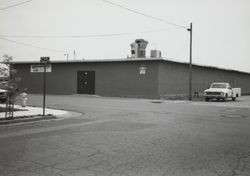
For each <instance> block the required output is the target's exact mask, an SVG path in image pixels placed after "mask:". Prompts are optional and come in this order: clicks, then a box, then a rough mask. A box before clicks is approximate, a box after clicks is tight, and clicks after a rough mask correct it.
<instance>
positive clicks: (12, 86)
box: [0, 54, 18, 118]
mask: <svg viewBox="0 0 250 176" xmlns="http://www.w3.org/2000/svg"><path fill="white" fill-rule="evenodd" d="M3 58H4V60H3V63H4V64H5V65H6V67H5V68H2V69H1V71H0V72H1V74H2V75H4V76H7V80H8V84H7V87H6V90H7V100H6V111H5V118H13V111H14V103H15V98H16V96H17V90H18V89H17V78H16V77H15V74H16V70H15V69H13V68H12V67H13V65H12V64H11V62H12V61H13V57H12V56H9V55H7V54H5V55H3Z"/></svg>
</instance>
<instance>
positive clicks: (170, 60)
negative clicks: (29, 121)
mask: <svg viewBox="0 0 250 176" xmlns="http://www.w3.org/2000/svg"><path fill="white" fill-rule="evenodd" d="M133 61H165V62H172V63H177V64H185V65H189V62H181V61H177V60H174V59H168V58H160V57H158V58H151V57H149V58H123V59H96V60H85V59H84V60H51V61H50V63H93V62H94V63H98V62H133ZM12 63H13V64H40V61H15V62H12ZM192 65H193V66H197V67H204V68H212V69H217V70H223V71H231V72H238V73H244V74H250V72H244V71H239V70H233V69H227V68H221V67H216V66H209V65H202V64H196V63H192Z"/></svg>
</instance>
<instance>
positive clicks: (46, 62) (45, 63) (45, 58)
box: [40, 57, 49, 116]
mask: <svg viewBox="0 0 250 176" xmlns="http://www.w3.org/2000/svg"><path fill="white" fill-rule="evenodd" d="M40 62H41V63H42V64H43V116H45V97H46V66H47V64H48V63H49V57H41V58H40Z"/></svg>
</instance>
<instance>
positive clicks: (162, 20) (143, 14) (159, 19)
mask: <svg viewBox="0 0 250 176" xmlns="http://www.w3.org/2000/svg"><path fill="white" fill-rule="evenodd" d="M102 1H103V2H105V3H108V4H111V5H114V6H117V7H120V8H122V9H125V10H127V11H130V12H133V13H136V14H139V15H142V16H144V17H147V18H150V19H153V20H157V21H160V22H163V23H167V24H170V25H174V26H177V27H180V28H185V29H188V27H186V26H183V25H178V24H176V23H173V22H169V21H166V20H164V19H161V18H157V17H154V16H151V15H147V14H145V13H142V12H139V11H136V10H133V9H130V8H128V7H125V6H123V5H120V4H117V3H114V2H111V1H108V0H102Z"/></svg>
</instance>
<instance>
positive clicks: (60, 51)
mask: <svg viewBox="0 0 250 176" xmlns="http://www.w3.org/2000/svg"><path fill="white" fill-rule="evenodd" d="M0 40H5V41H8V42H11V43H15V44H18V45H23V46H26V47H32V48H37V49H41V50H47V51H53V52H58V53H71V52H68V51H63V50H57V49H51V48H44V47H40V46H35V45H31V44H27V43H23V42H18V41H15V40H9V39H6V38H1V37H0Z"/></svg>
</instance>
